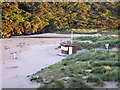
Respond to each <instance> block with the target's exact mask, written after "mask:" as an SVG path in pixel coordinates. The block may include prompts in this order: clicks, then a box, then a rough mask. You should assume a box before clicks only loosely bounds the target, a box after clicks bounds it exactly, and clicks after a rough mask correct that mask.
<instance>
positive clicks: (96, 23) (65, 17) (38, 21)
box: [1, 2, 120, 38]
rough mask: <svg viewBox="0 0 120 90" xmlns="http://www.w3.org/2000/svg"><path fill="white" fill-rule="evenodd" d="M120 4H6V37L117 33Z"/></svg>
mask: <svg viewBox="0 0 120 90" xmlns="http://www.w3.org/2000/svg"><path fill="white" fill-rule="evenodd" d="M119 6H120V4H119V3H118V2H3V3H2V32H1V33H2V37H3V38H5V37H10V36H13V35H21V34H33V33H44V32H54V31H56V30H68V29H72V28H74V29H96V28H100V29H117V28H118V22H119V15H118V14H119V12H118V7H119Z"/></svg>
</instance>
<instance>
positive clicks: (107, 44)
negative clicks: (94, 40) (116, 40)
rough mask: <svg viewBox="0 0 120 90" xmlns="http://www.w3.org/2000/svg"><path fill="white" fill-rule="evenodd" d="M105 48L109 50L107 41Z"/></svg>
mask: <svg viewBox="0 0 120 90" xmlns="http://www.w3.org/2000/svg"><path fill="white" fill-rule="evenodd" d="M105 47H106V49H107V50H108V51H109V43H106V44H105Z"/></svg>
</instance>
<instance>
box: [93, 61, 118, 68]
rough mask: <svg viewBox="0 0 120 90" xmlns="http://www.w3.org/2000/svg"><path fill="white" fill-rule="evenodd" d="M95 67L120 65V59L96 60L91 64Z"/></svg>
mask: <svg viewBox="0 0 120 90" xmlns="http://www.w3.org/2000/svg"><path fill="white" fill-rule="evenodd" d="M91 65H92V66H93V67H95V66H103V65H106V66H120V62H119V61H108V60H107V61H95V62H93V63H92V64H91Z"/></svg>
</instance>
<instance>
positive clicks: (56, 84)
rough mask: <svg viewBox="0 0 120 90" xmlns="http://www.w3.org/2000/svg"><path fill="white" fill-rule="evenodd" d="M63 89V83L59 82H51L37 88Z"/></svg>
mask: <svg viewBox="0 0 120 90" xmlns="http://www.w3.org/2000/svg"><path fill="white" fill-rule="evenodd" d="M63 87H64V82H62V81H60V80H52V81H51V82H49V83H48V84H44V85H42V86H40V87H39V88H63ZM38 90H39V89H38Z"/></svg>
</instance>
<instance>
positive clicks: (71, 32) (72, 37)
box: [71, 31, 73, 44]
mask: <svg viewBox="0 0 120 90" xmlns="http://www.w3.org/2000/svg"><path fill="white" fill-rule="evenodd" d="M72 39H73V31H71V44H72V43H73V40H72Z"/></svg>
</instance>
